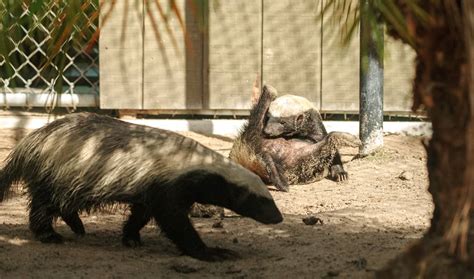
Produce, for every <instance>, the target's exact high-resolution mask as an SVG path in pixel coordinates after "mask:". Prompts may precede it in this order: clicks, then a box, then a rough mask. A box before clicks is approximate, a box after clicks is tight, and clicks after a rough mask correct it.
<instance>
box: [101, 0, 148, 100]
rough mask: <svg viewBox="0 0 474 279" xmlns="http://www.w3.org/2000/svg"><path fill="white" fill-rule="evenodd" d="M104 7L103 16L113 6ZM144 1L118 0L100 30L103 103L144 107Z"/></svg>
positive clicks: (108, 3)
mask: <svg viewBox="0 0 474 279" xmlns="http://www.w3.org/2000/svg"><path fill="white" fill-rule="evenodd" d="M110 3H111V2H110V1H107V2H105V4H104V6H103V7H101V15H102V16H101V17H103V16H104V15H105V14H106V13H107V11H108V10H109V9H110V5H111V4H110ZM142 31H143V6H142V1H132V0H123V1H116V4H115V7H114V9H113V10H112V12H111V13H110V16H109V18H108V19H107V22H106V24H105V25H104V26H103V28H102V30H101V32H100V34H101V35H100V44H99V45H100V55H99V57H100V107H101V108H103V109H140V108H142V92H143V68H142V62H143V37H142V33H143V32H142Z"/></svg>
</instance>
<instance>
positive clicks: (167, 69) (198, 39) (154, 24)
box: [143, 0, 203, 109]
mask: <svg viewBox="0 0 474 279" xmlns="http://www.w3.org/2000/svg"><path fill="white" fill-rule="evenodd" d="M145 3H147V4H145V9H146V10H145V11H146V16H145V40H144V44H145V45H144V55H145V59H144V89H143V90H144V93H143V98H144V109H199V108H202V56H203V54H202V33H201V32H200V30H199V20H200V17H202V14H200V11H201V10H202V9H201V8H200V7H198V6H196V5H202V1H193V0H179V1H176V3H177V6H178V10H179V12H180V14H181V15H182V17H183V26H181V25H180V22H179V20H178V17H177V16H176V14H174V13H172V12H169V11H168V7H169V1H168V0H159V1H158V3H159V4H160V6H161V8H162V11H161V13H160V10H159V9H158V5H156V3H155V1H145ZM166 16H168V21H167V23H168V27H167V25H166V24H165V17H166ZM154 28H156V30H155V29H154ZM168 28H169V29H168ZM184 30H186V32H187V33H185V32H184ZM186 41H187V45H186V43H185V42H186Z"/></svg>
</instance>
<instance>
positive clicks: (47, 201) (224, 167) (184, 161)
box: [0, 113, 282, 261]
mask: <svg viewBox="0 0 474 279" xmlns="http://www.w3.org/2000/svg"><path fill="white" fill-rule="evenodd" d="M19 181H23V182H24V183H25V188H26V191H27V194H28V197H29V207H30V214H29V226H30V230H31V231H32V232H33V234H34V236H35V237H36V238H37V239H39V240H40V241H42V242H53V243H60V242H62V236H61V235H59V234H58V233H57V232H55V231H54V229H53V226H52V221H53V218H54V217H61V218H62V219H63V220H64V221H65V222H66V224H67V225H69V227H71V229H72V231H73V232H74V233H76V234H77V235H83V234H84V233H85V230H84V226H83V224H82V221H81V219H80V218H79V215H78V213H79V212H81V211H90V210H93V209H97V208H100V207H101V206H104V205H107V204H111V203H117V202H119V203H128V204H131V215H130V216H129V218H128V220H127V221H126V222H125V225H124V227H123V238H122V242H123V243H124V244H125V245H138V244H140V243H141V241H140V229H141V228H143V227H144V226H145V225H146V224H147V223H148V221H149V220H150V219H151V218H153V219H155V221H156V222H157V224H158V225H159V227H160V228H161V230H162V231H163V232H164V233H165V234H166V236H167V237H168V238H169V239H171V240H172V241H173V242H174V243H175V244H176V246H177V247H178V248H179V249H180V250H181V251H182V252H184V253H185V254H187V255H189V256H191V257H194V258H197V259H200V260H208V261H211V260H219V259H224V258H226V257H229V256H232V255H233V254H232V253H231V252H230V251H229V250H225V249H221V248H210V247H207V246H206V245H205V244H204V242H203V241H202V240H201V238H200V237H199V235H198V233H197V232H196V230H195V229H194V227H193V226H192V224H191V222H190V220H189V218H188V210H189V208H190V207H191V205H192V204H193V203H195V202H199V203H203V204H213V205H218V206H222V207H225V208H228V209H231V210H233V211H235V212H236V213H238V214H241V215H243V216H246V217H250V218H253V219H255V220H257V221H259V222H261V223H264V224H276V223H279V222H281V221H282V215H281V213H280V211H279V210H278V208H277V207H276V205H275V202H274V201H273V198H272V196H271V195H270V193H269V191H268V189H267V187H266V185H265V184H264V183H263V182H262V181H261V179H260V178H259V177H258V176H256V175H255V174H253V173H252V172H250V171H248V170H246V169H245V168H243V167H241V166H240V165H238V164H235V163H234V162H232V161H230V160H229V159H227V158H225V157H223V156H222V155H220V154H218V153H217V152H214V151H213V150H211V149H208V148H206V147H205V146H203V145H201V144H199V143H198V142H196V141H194V140H192V139H189V138H186V137H184V136H181V135H178V134H176V133H173V132H170V131H166V130H161V129H156V128H151V127H146V126H141V125H134V124H130V123H126V122H123V121H120V120H117V119H113V118H111V117H107V116H101V115H96V114H89V113H79V114H72V115H69V116H66V117H64V118H62V119H58V120H56V121H53V122H51V123H50V124H48V125H46V126H44V127H42V128H40V129H38V130H36V131H34V132H32V133H31V134H29V135H28V136H26V137H25V138H24V139H23V140H21V141H20V142H19V143H18V145H17V146H16V147H15V148H14V149H13V150H12V151H11V153H10V154H9V156H8V158H7V161H6V164H5V167H4V168H3V170H1V171H0V201H3V199H4V198H6V196H7V194H8V192H9V190H10V189H11V185H12V184H13V183H15V182H19Z"/></svg>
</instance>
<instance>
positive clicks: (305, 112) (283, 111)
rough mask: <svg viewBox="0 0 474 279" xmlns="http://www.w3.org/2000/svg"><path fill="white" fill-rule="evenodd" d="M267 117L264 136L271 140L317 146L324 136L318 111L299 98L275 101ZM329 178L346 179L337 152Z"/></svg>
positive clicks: (279, 98)
mask: <svg viewBox="0 0 474 279" xmlns="http://www.w3.org/2000/svg"><path fill="white" fill-rule="evenodd" d="M267 116H268V120H267V122H266V125H265V128H264V133H265V135H266V136H268V137H271V138H278V137H284V138H287V139H291V138H298V139H306V140H310V141H312V142H314V143H317V142H319V141H321V140H322V139H323V138H324V137H325V136H327V134H328V133H327V131H326V128H325V127H324V124H323V121H322V118H321V115H320V114H319V112H318V110H317V109H316V108H315V107H314V105H313V104H312V103H311V102H310V101H308V99H306V98H303V97H300V96H295V95H283V96H281V97H278V98H276V99H275V100H274V101H273V102H272V103H271V104H270V107H269V109H268V113H267ZM329 176H330V178H331V179H333V180H335V181H344V180H347V179H348V177H349V176H348V174H347V172H346V171H345V170H344V167H343V166H342V160H341V155H340V154H339V151H338V152H336V155H335V156H334V158H333V161H332V162H331V166H330V168H329Z"/></svg>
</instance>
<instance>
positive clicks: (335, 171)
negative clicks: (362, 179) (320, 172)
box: [330, 165, 349, 182]
mask: <svg viewBox="0 0 474 279" xmlns="http://www.w3.org/2000/svg"><path fill="white" fill-rule="evenodd" d="M330 175H331V179H332V180H334V181H337V182H341V181H346V180H348V179H349V174H348V173H347V172H346V171H345V170H344V168H343V167H342V166H341V165H333V166H331V174H330Z"/></svg>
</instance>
